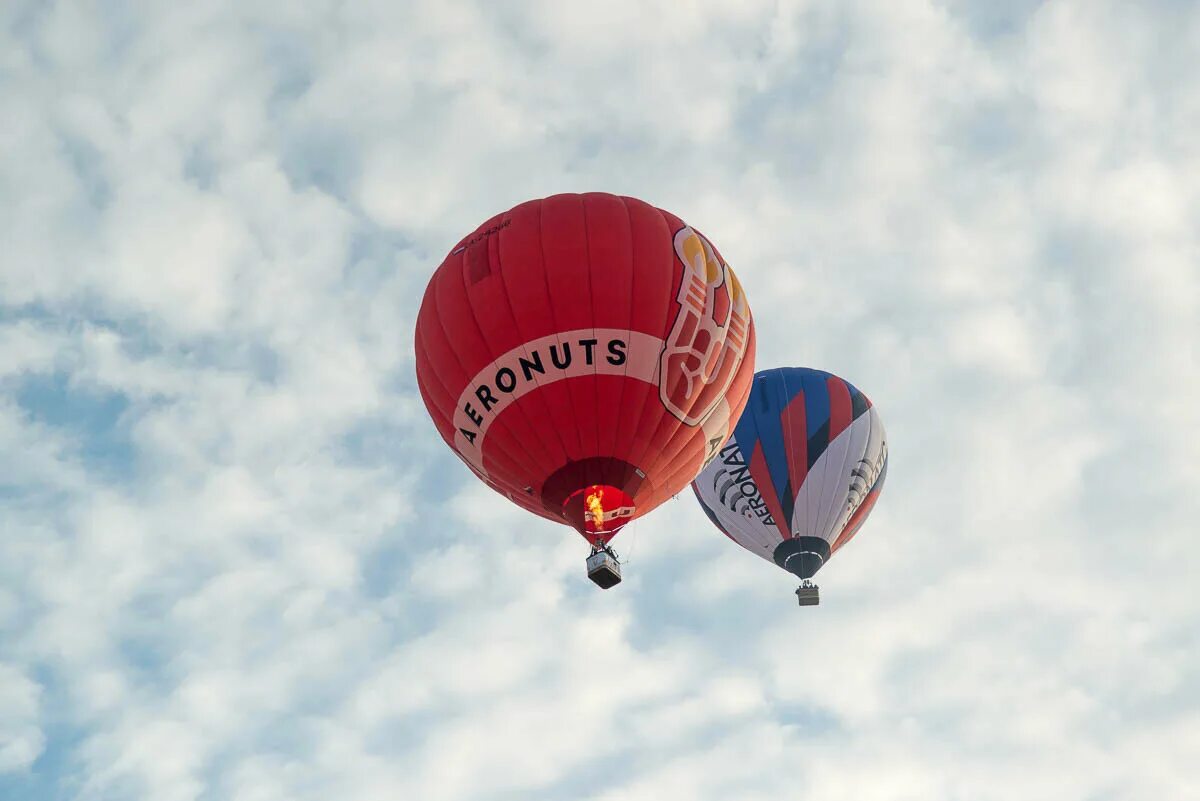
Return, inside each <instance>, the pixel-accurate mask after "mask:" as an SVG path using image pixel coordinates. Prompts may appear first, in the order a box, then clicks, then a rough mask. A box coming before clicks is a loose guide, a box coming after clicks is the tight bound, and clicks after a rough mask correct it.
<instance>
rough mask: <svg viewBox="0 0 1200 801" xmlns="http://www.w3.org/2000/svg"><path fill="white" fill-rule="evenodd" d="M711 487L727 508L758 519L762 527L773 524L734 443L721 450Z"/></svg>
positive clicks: (773, 520) (748, 469) (748, 467)
mask: <svg viewBox="0 0 1200 801" xmlns="http://www.w3.org/2000/svg"><path fill="white" fill-rule="evenodd" d="M712 486H713V492H714V493H716V495H717V498H718V499H719V500H720V501H721V505H722V506H724V507H725V508H726V509H728V510H729V511H731V512H733V513H734V514H737V515H741V516H742V517H744V518H746V519H747V520H760V521H762V523H763V525H765V526H770V527H774V526H775V518H773V517H772V516H771V511H770V509H769V508H768V507H767V502H766V501H765V500H763V496H762V492H761V491H760V490H759V489H758V485H757V484H756V483H754V479H753V478H752V477H751V475H750V465H748V464H747V463H746V459H745V457H744V456H743V455H742V449H741V447H740V446H739V445H738V444H737V442H730V443H729V444H728V445H726V446H725V447H724V448H722V449H721V467H719V468H717V471H716V473H714V474H713V479H712Z"/></svg>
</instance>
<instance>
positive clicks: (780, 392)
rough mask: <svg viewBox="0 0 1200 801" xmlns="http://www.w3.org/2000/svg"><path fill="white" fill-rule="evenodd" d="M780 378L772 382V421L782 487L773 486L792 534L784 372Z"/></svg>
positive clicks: (793, 514)
mask: <svg viewBox="0 0 1200 801" xmlns="http://www.w3.org/2000/svg"><path fill="white" fill-rule="evenodd" d="M780 378H782V379H783V380H781V381H776V382H774V384H775V390H776V391H775V396H776V397H777V398H778V399H779V408H778V409H775V410H774V412H773V415H772V416H773V417H774V418H775V421H774V422H775V424H776V425H778V426H779V443H780V448H781V449H782V450H783V462H782V464H780V469H781V470H782V472H783V489H782V490H781V489H780V488H779V487H778V485H777V486H776V488H775V494H776V496H777V497H778V498H779V505H780V507H782V508H783V514H784V517H785V518H786V519H785V520H784V525H785V527H786V528H787V530H788V533H790V534H792V535H793V536H794V532H793V531H792V518H793V517H794V516H795V511H796V502H795V501H794V500H792V499H791V498H788V497H787V496H788V495H790V494H791V492H792V481H791V469H790V468H791V464H790V463H789V462H788V458H787V448H786V447H785V443H786V442H787V439H786V437H785V434H784V431H783V424H784V419H783V412H784V410H785V409H787V405H788V395H787V375H786V374H784V375H781V376H780ZM785 502H786V504H787V505H786V506H785V505H784V504H785Z"/></svg>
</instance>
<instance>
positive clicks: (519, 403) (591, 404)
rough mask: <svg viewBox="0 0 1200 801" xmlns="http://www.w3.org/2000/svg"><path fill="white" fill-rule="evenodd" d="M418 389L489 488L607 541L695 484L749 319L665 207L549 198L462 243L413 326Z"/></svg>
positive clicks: (693, 235) (713, 261) (715, 435)
mask: <svg viewBox="0 0 1200 801" xmlns="http://www.w3.org/2000/svg"><path fill="white" fill-rule="evenodd" d="M416 372H417V383H418V386H419V388H420V392H421V397H422V399H423V400H424V402H425V406H426V408H427V409H428V411H429V414H430V416H431V417H432V418H433V421H434V423H435V424H436V426H437V429H438V432H439V433H440V434H441V435H442V439H444V440H445V442H446V443H447V444H448V445H449V446H450V447H451V448H452V449H453V450H454V452H455V454H457V455H458V457H459V458H460V459H462V461H463V462H464V463H466V465H467V467H469V468H470V469H471V471H472V472H474V473H475V475H476V476H478V477H479V478H480V479H481V480H482V481H484V482H485V483H486V484H487V485H488V486H489V487H491V488H492V489H494V490H495V491H497V492H499V493H500V494H502V495H504V496H505V497H506V498H508V499H509V500H510V501H512V502H513V503H515V504H517V505H518V506H520V507H522V508H523V509H526V510H528V511H530V512H532V513H534V514H536V515H540V516H541V517H544V518H547V519H549V520H553V521H555V522H558V523H564V524H566V525H569V526H571V527H572V528H574V529H575V530H576V531H578V532H579V533H580V534H581V535H583V537H584V539H585V540H587V541H588V542H589V543H590V544H591V545H592V557H590V558H589V575H590V576H591V578H592V580H593V581H595V582H596V583H597V584H600V585H601V586H604V587H607V586H611V585H612V584H615V583H617V582H619V581H620V567H619V562H618V561H617V558H616V555H615V554H614V553H613V552H612V550H611V547H610V546H609V541H610V540H611V539H612V537H613V536H614V535H615V534H616V533H617V532H618V531H619V530H620V529H621V528H622V527H623V526H624V525H625V524H627V523H629V522H630V521H632V520H635V519H637V518H638V517H641V516H642V515H644V514H646V513H648V512H650V511H651V510H653V509H654V508H655V507H657V506H658V505H659V504H661V503H662V502H663V501H664V500H666V499H667V498H670V497H671V496H673V495H675V494H676V493H678V492H679V491H680V490H682V489H683V488H684V487H686V486H687V485H688V483H689V482H690V481H691V480H692V479H693V478H695V476H696V474H697V473H698V472H699V471H700V469H701V467H702V466H703V465H704V464H705V463H706V462H707V461H708V460H709V459H711V458H712V457H713V456H714V455H715V454H716V452H717V450H718V449H719V447H720V445H721V443H723V442H724V441H725V439H726V438H727V436H728V434H729V429H730V426H731V425H732V421H735V420H737V419H738V416H739V415H740V414H741V412H742V409H743V407H744V406H745V404H746V399H747V397H748V396H749V393H750V384H751V381H752V379H753V374H754V324H753V320H752V318H751V315H750V308H749V306H748V305H747V302H746V295H745V293H744V292H743V291H742V287H741V285H740V284H739V283H738V280H737V277H736V276H735V275H734V274H733V271H732V270H731V269H730V268H729V266H728V265H727V264H726V263H725V261H724V259H723V258H722V257H721V255H720V253H719V252H718V251H717V249H716V248H715V247H713V245H712V243H711V242H710V241H709V240H708V239H707V238H706V237H705V236H704V235H703V234H701V233H700V232H699V231H697V230H696V229H694V228H692V227H690V226H689V225H687V224H686V223H684V222H683V221H682V220H680V219H679V218H678V217H676V216H675V215H673V214H671V213H669V212H666V211H663V210H661V209H657V208H655V207H653V206H651V205H649V204H647V203H644V202H642V201H640V200H637V199H634V198H630V197H618V196H615V195H609V194H602V193H589V194H583V195H575V194H564V195H555V196H553V197H548V198H544V199H540V200H531V201H529V202H526V203H522V204H521V205H519V206H516V207H514V208H512V209H510V210H509V211H506V212H504V213H502V214H498V215H496V216H495V217H492V218H491V219H489V220H487V221H486V222H484V223H483V224H482V225H480V226H479V227H478V228H476V229H475V230H474V231H473V232H471V233H470V234H468V235H467V236H465V237H464V238H463V239H462V240H461V241H459V242H458V243H457V244H456V245H455V246H454V247H453V248H452V249H451V250H450V253H449V255H448V256H446V258H445V260H444V261H443V262H442V264H441V266H439V267H438V268H437V271H436V272H435V273H434V275H433V277H432V279H431V280H430V282H429V286H428V287H427V288H426V290H425V297H424V300H423V301H422V303H421V310H420V312H419V314H418V316H417V324H416Z"/></svg>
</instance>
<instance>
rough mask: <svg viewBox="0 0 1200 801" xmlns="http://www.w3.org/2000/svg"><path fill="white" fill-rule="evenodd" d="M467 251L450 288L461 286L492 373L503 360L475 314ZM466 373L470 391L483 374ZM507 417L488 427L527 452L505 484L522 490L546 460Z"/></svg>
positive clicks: (499, 416)
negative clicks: (538, 454) (466, 268)
mask: <svg viewBox="0 0 1200 801" xmlns="http://www.w3.org/2000/svg"><path fill="white" fill-rule="evenodd" d="M466 254H467V251H465V250H464V251H463V252H462V254H461V256H460V264H459V266H458V268H457V269H455V270H452V271H447V272H448V273H449V272H453V273H454V275H455V278H456V279H457V280H454V281H452V282H451V283H450V284H449V289H450V290H454V289H458V290H459V291H460V292H461V293H462V299H463V301H464V303H465V305H466V307H467V309H469V310H470V311H471V314H469V315H467V316H468V317H470V318H471V319H470V323H469V325H470V326H471V327H472V328H473V329H474V331H475V333H476V334H478V335H479V341H480V342H482V343H483V349H484V353H485V354H487V355H488V356H489V357H491V358H490V361H488V362H487V364H486V365H485V366H484V367H485V368H486V369H488V370H489V371H490V372H494V371H495V370H496V369H498V368H497V365H498V364H499V363H500V359H499V356H497V355H496V354H495V353H494V352H493V351H492V346H491V344H490V343H489V342H488V338H487V335H486V334H485V333H484V331H483V327H482V326H481V325H480V323H479V320H478V319H477V318H476V316H475V314H474V311H475V306H474V304H473V303H472V302H471V293H470V291H469V290H468V288H467V275H466V270H465V269H464V267H465V264H466V259H467V256H466ZM439 316H440V315H439ZM501 355H503V354H501ZM455 356H456V357H457V356H458V353H457V351H455ZM460 364H461V361H460ZM481 369H484V368H481ZM463 373H464V374H465V375H466V376H467V383H466V385H465V386H464V387H463V389H464V390H467V389H469V388H470V386H471V382H472V381H473V380H474V377H475V375H478V374H479V371H476V373H475V374H474V375H472V374H471V373H470V372H468V371H467V370H466V368H465V366H463ZM516 405H518V404H511V406H516ZM506 411H507V410H506ZM503 417H504V414H503V413H500V414H497V415H495V416H493V417H492V422H491V423H490V424H489V426H488V427H489V429H491V428H493V427H499V428H500V430H502V431H504V432H506V433H507V434H508V437H509V438H510V439H511V440H512V441H513V443H514V444H515V445H516V446H517V449H518V450H519V451H520V453H521V454H524V456H525V460H526V461H524V462H522V461H520V459H519V456H518V454H516V453H513V454H510V456H511V457H512V459H513V461H514V462H515V463H516V464H517V465H518V466H521V467H524V468H525V469H524V470H523V471H518V472H517V473H516V474H514V475H510V476H508V477H507V478H508V481H506V482H505V483H507V484H509V485H510V486H512V488H513V489H514V490H517V491H519V490H520V483H519V482H520V481H524V480H527V479H528V477H530V476H532V475H533V474H535V473H536V472H538V471H539V469H540V463H541V462H542V461H544V460H542V459H538V458H537V456H535V454H534V453H533V451H531V450H530V448H529V446H528V445H527V444H526V442H525V440H524V438H522V437H520V436H518V435H517V432H516V431H515V430H514V429H513V424H512V420H511V419H510V420H508V421H505V420H504V419H503ZM493 450H495V449H493ZM501 450H502V449H501ZM479 458H480V463H481V464H482V462H483V440H480V449H479ZM521 473H524V476H525V477H522V476H521Z"/></svg>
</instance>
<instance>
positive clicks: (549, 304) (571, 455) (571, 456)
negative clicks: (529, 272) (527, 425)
mask: <svg viewBox="0 0 1200 801" xmlns="http://www.w3.org/2000/svg"><path fill="white" fill-rule="evenodd" d="M543 203H545V200H544V199H543V200H540V201H538V203H537V224H538V235H537V241H538V251H539V253H541V258H542V270H541V272H542V284H543V286H544V287H545V290H546V308H547V309H548V310H549V311H550V322H551V327H552V328H553V329H554V341H555V342H557V343H558V347H559V352H560V353H565V349H564V348H563V341H562V336H561V334H562V331H561V326H559V324H558V315H557V314H555V311H554V293H553V292H552V291H551V290H550V276H549V274H548V273H549V270H548V269H547V262H546V243H545V241H544V240H543V236H544V234H545V231H544V229H543V226H542V204H543ZM569 397H570V395H569V394H568V398H569ZM567 406H568V408H570V407H573V406H574V404H571V403H568V404H567ZM572 414H573V413H572ZM572 430H573V431H574V432H575V446H576V450H575V451H574V452H572V451H571V450H570V448H568V450H567V460H568V461H567V462H566V463H565V464H564V465H563V466H564V467H565V466H566V465H567V464H570V463H571V462H572V461H576V460H577V459H579V458H581V457H582V455H583V452H584V450H583V440H582V439H580V438H579V423H578V421H577V420H576V421H575V427H574V428H573V429H572ZM575 454H578V455H575Z"/></svg>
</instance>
